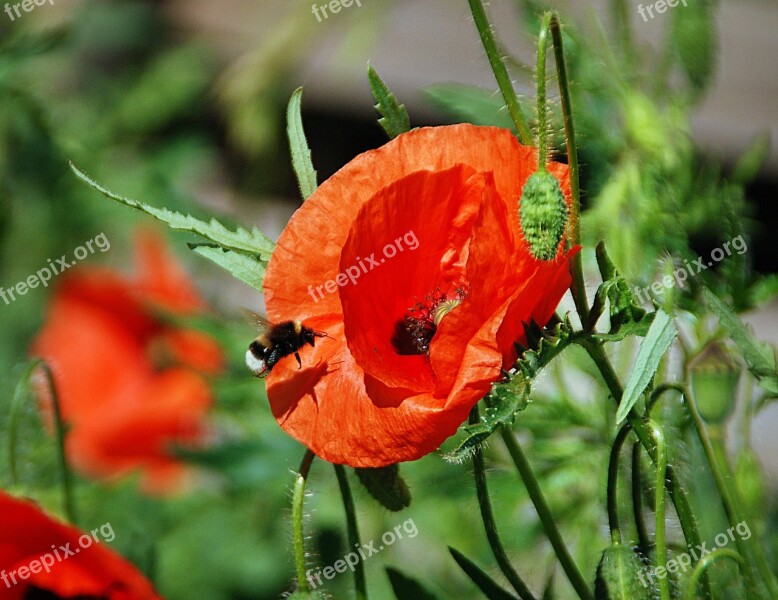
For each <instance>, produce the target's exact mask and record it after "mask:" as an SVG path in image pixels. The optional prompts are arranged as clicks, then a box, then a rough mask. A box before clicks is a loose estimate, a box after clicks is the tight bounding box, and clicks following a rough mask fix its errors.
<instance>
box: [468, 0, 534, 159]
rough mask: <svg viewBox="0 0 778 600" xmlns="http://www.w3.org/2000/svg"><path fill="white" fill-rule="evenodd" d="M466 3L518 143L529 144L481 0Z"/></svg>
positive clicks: (530, 138)
mask: <svg viewBox="0 0 778 600" xmlns="http://www.w3.org/2000/svg"><path fill="white" fill-rule="evenodd" d="M468 2H469V3H470V12H472V13H473V20H474V21H475V26H476V28H477V29H478V35H480V36H481V43H482V44H483V46H484V50H486V57H487V58H488V59H489V64H490V65H491V67H492V71H493V72H494V78H495V79H496V80H497V85H498V86H500V92H502V97H503V98H504V99H505V105H506V106H507V107H508V113H510V115H511V119H512V120H513V125H514V126H515V127H516V133H517V134H518V137H519V141H520V142H521V143H522V144H531V143H532V133H531V132H530V129H529V125H527V118H526V117H525V116H524V113H523V112H522V110H521V105H520V104H519V99H518V97H517V96H516V90H514V89H513V83H512V82H511V78H510V75H508V69H507V68H506V67H505V63H504V62H503V60H502V56H501V54H500V51H499V50H498V49H497V42H496V41H495V39H494V32H493V31H492V25H491V23H489V18H488V17H487V16H486V10H485V9H484V5H483V2H482V1H481V0H468Z"/></svg>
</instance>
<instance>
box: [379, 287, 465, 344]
mask: <svg viewBox="0 0 778 600" xmlns="http://www.w3.org/2000/svg"><path fill="white" fill-rule="evenodd" d="M467 292H468V288H467V284H465V283H461V284H459V285H458V286H457V287H456V288H454V289H453V290H452V291H450V292H448V293H444V292H443V291H442V290H441V289H440V288H439V287H438V288H435V291H433V292H430V293H429V294H427V295H426V296H425V297H424V300H422V301H421V302H417V303H416V304H415V305H414V306H412V307H411V308H409V309H408V311H407V312H406V314H405V315H404V316H403V317H402V318H400V320H398V321H397V323H396V324H395V327H394V334H393V335H392V346H394V349H395V350H396V351H397V354H400V355H403V356H408V355H414V354H422V355H429V351H430V343H431V342H432V338H433V337H434V336H435V332H436V331H437V330H438V325H440V322H441V321H442V320H443V318H444V317H445V316H446V315H447V314H448V313H450V312H451V311H452V310H454V309H455V308H456V307H457V306H459V305H460V304H461V303H462V300H464V299H465V298H466V297H467Z"/></svg>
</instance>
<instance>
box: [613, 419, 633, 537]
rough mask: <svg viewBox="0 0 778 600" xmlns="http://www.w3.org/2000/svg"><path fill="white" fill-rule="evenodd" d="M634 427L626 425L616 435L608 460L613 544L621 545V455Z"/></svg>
mask: <svg viewBox="0 0 778 600" xmlns="http://www.w3.org/2000/svg"><path fill="white" fill-rule="evenodd" d="M630 431H632V427H630V426H629V424H626V425H624V426H623V427H622V428H621V429H619V433H618V434H616V439H615V440H614V442H613V447H612V448H611V455H610V459H609V460H608V525H609V527H610V530H611V542H612V543H613V544H614V545H616V544H621V529H620V528H619V503H618V493H617V492H618V479H619V454H621V449H622V448H623V447H624V442H625V441H626V440H627V436H629V433H630Z"/></svg>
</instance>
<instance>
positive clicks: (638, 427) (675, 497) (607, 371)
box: [576, 338, 710, 597]
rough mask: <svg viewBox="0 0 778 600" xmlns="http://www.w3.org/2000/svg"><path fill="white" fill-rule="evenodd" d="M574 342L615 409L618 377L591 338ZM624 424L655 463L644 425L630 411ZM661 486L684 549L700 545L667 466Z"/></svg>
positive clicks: (692, 519) (693, 522)
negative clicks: (677, 523) (675, 517)
mask: <svg viewBox="0 0 778 600" xmlns="http://www.w3.org/2000/svg"><path fill="white" fill-rule="evenodd" d="M576 342H577V343H578V344H580V345H581V346H582V347H583V348H584V349H585V350H586V352H587V353H588V354H589V356H590V358H591V359H592V360H593V361H594V364H595V365H596V366H597V369H598V370H599V371H600V374H601V375H602V378H603V380H604V381H605V384H606V385H607V386H608V390H609V391H610V393H611V396H613V399H614V400H615V402H616V405H618V404H619V402H621V397H622V395H623V394H624V388H623V387H622V386H621V382H620V381H619V378H618V376H617V375H616V373H615V371H614V370H613V367H612V366H611V364H610V361H609V360H608V357H607V356H606V355H605V352H604V350H603V348H602V344H601V343H600V342H598V341H596V340H593V339H591V338H580V339H578V340H576ZM627 422H628V423H629V424H630V425H632V428H633V430H634V431H635V435H637V437H638V439H639V440H640V443H641V444H642V446H643V447H644V448H645V449H646V451H647V452H648V455H649V456H650V457H651V460H653V461H654V463H656V459H657V456H656V448H654V444H653V441H652V439H651V434H650V432H649V430H648V428H647V427H646V425H645V423H643V420H642V419H641V418H640V416H639V415H638V414H637V413H636V412H635V410H634V409H633V410H631V411H629V414H628V415H627ZM664 483H665V487H666V488H667V491H668V492H669V494H670V500H671V501H672V502H673V505H674V506H675V512H676V514H677V515H678V520H679V521H680V522H681V528H682V529H683V535H684V538H685V539H686V545H687V546H691V547H697V546H699V545H701V544H702V538H701V537H700V531H699V529H698V528H697V521H696V519H695V517H694V513H693V512H692V508H691V506H690V504H689V500H688V498H687V497H686V493H685V492H684V490H683V488H682V487H681V484H680V482H679V481H678V476H677V475H676V474H675V470H674V469H673V468H672V467H671V466H668V467H667V476H666V478H665V482H664ZM702 584H703V586H704V588H705V592H706V594H707V596H708V597H710V582H709V581H708V578H707V576H704V577H703V580H702Z"/></svg>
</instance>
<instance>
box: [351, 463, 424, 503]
mask: <svg viewBox="0 0 778 600" xmlns="http://www.w3.org/2000/svg"><path fill="white" fill-rule="evenodd" d="M354 471H355V472H356V474H357V477H358V478H359V481H361V482H362V485H363V486H365V489H366V490H367V491H368V492H370V495H371V496H373V498H375V499H376V500H378V501H379V502H380V503H381V504H382V505H383V507H384V508H388V509H389V510H391V511H394V512H397V511H400V510H402V509H403V508H407V507H408V506H410V505H411V490H410V488H408V484H407V483H405V480H404V479H403V478H402V476H401V475H400V467H399V465H396V464H394V465H389V466H388V467H381V468H378V469H359V468H357V469H354Z"/></svg>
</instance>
